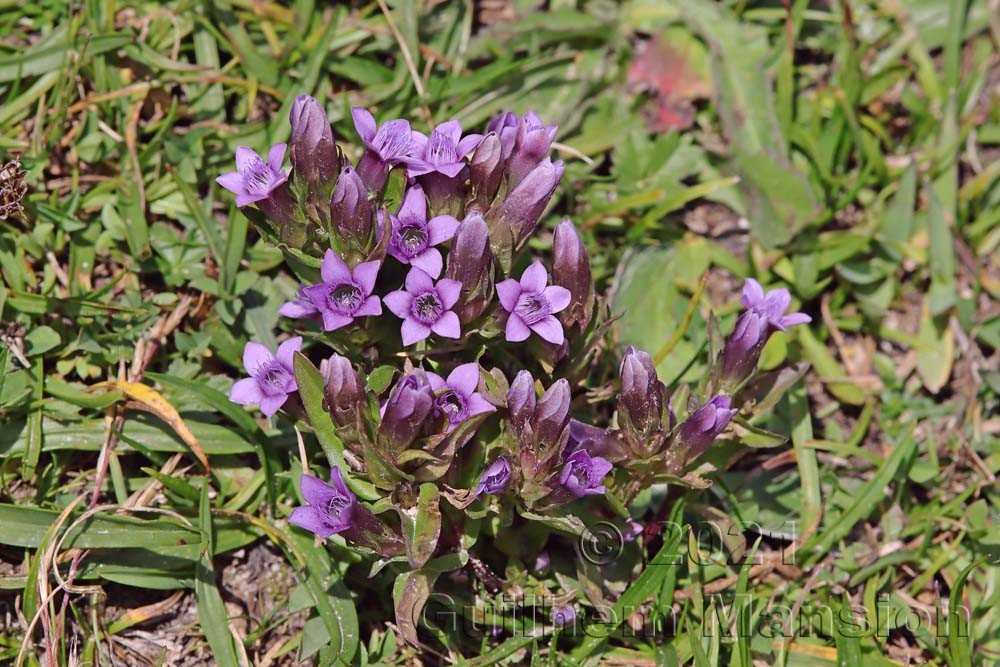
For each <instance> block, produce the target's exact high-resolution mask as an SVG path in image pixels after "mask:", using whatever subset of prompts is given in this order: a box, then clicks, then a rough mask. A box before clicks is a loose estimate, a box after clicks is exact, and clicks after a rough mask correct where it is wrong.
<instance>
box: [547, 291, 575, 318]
mask: <svg viewBox="0 0 1000 667" xmlns="http://www.w3.org/2000/svg"><path fill="white" fill-rule="evenodd" d="M542 294H543V295H545V298H546V299H547V300H548V302H549V307H550V308H552V312H553V313H558V312H559V311H560V310H563V309H564V308H566V306H568V305H569V302H570V300H572V298H573V295H572V294H571V293H570V291H569V290H568V289H566V288H565V287H561V286H559V285H552V286H550V287H546V288H545V290H544V291H543V292H542Z"/></svg>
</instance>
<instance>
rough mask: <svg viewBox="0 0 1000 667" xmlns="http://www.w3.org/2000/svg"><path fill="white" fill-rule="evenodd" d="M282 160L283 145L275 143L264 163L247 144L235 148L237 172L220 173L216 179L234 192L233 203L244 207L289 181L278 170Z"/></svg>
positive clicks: (283, 156)
mask: <svg viewBox="0 0 1000 667" xmlns="http://www.w3.org/2000/svg"><path fill="white" fill-rule="evenodd" d="M284 159H285V144H275V145H273V146H271V150H270V151H269V152H268V154H267V162H264V160H263V159H262V158H261V157H260V156H259V155H257V151H255V150H254V149H252V148H250V147H248V146H237V148H236V171H230V172H228V173H225V174H223V175H222V176H219V177H218V178H217V179H215V182H216V183H218V184H219V185H221V186H222V187H224V188H225V189H227V190H229V191H230V192H232V193H233V194H234V195H236V205H237V206H239V207H241V208H242V207H243V206H247V205H248V204H252V203H254V202H257V201H261V200H262V199H267V198H268V197H270V196H271V193H272V192H274V191H275V190H276V189H278V187H279V186H281V184H282V183H284V182H285V181H287V180H288V176H287V174H285V172H283V171H282V170H281V163H282V162H283V161H284Z"/></svg>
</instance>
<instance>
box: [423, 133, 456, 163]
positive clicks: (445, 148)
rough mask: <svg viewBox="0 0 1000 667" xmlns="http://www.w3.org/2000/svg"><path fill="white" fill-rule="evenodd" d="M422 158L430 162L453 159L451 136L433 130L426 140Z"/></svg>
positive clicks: (453, 151)
mask: <svg viewBox="0 0 1000 667" xmlns="http://www.w3.org/2000/svg"><path fill="white" fill-rule="evenodd" d="M424 160H425V161H427V162H430V163H431V164H447V163H449V162H454V161H455V144H454V143H453V142H452V140H451V137H448V136H445V135H444V134H441V133H438V132H434V133H432V134H431V138H430V140H428V142H427V154H426V155H425V156H424Z"/></svg>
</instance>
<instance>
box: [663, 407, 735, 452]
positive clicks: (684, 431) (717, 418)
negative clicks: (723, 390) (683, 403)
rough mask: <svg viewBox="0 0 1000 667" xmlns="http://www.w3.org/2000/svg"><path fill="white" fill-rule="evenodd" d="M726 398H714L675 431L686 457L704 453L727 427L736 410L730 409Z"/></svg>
mask: <svg viewBox="0 0 1000 667" xmlns="http://www.w3.org/2000/svg"><path fill="white" fill-rule="evenodd" d="M731 404H732V400H731V399H730V398H729V397H728V396H716V397H715V398H713V399H712V400H710V401H709V402H708V403H705V405H703V406H701V407H700V408H698V409H697V410H695V411H694V412H692V413H691V416H690V417H688V418H687V419H686V420H685V421H684V422H683V423H682V424H681V426H680V429H679V430H678V431H677V440H678V442H679V443H680V444H681V445H683V446H684V447H686V449H687V457H688V458H694V457H696V456H698V455H699V454H701V453H702V452H704V451H705V450H706V449H708V448H709V446H710V445H711V444H712V443H713V442H714V441H715V438H716V437H718V435H719V434H720V433H722V432H723V431H724V430H725V429H726V427H727V426H728V425H729V422H730V420H732V418H733V415H735V414H736V413H737V410H734V409H730V407H729V406H730V405H731Z"/></svg>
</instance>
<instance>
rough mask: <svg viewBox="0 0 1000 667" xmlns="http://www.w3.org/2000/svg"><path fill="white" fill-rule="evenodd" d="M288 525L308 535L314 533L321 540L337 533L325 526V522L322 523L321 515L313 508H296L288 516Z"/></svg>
mask: <svg viewBox="0 0 1000 667" xmlns="http://www.w3.org/2000/svg"><path fill="white" fill-rule="evenodd" d="M288 523H290V524H292V525H293V526H298V527H299V528H303V529H305V530H308V531H309V532H310V533H316V534H317V535H319V536H320V537H323V538H326V537H330V536H331V535H333V534H334V533H335V532H337V531H335V530H332V529H331V528H330V527H329V526H327V525H326V522H324V521H323V515H322V514H320V511H319V510H318V509H317V508H315V507H296V508H295V509H294V510H292V513H291V515H289V517H288Z"/></svg>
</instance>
